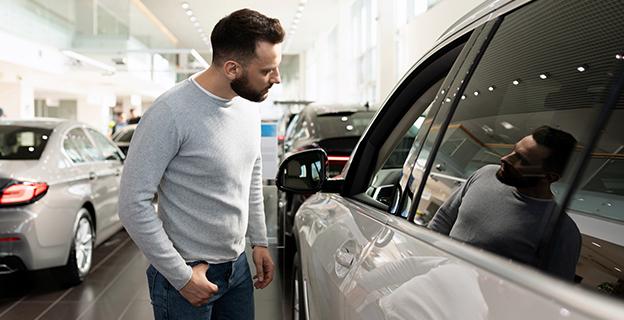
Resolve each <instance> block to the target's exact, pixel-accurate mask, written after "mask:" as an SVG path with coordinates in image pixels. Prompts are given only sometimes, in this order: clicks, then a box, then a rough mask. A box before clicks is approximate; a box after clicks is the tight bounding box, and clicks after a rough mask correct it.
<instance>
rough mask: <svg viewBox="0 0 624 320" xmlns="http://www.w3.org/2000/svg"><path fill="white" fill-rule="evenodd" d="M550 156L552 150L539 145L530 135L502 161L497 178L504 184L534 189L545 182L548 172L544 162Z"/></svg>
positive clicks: (519, 142)
mask: <svg viewBox="0 0 624 320" xmlns="http://www.w3.org/2000/svg"><path fill="white" fill-rule="evenodd" d="M549 155H550V150H549V149H548V148H547V147H544V146H542V145H540V144H538V143H537V142H536V141H535V139H533V136H531V135H528V136H526V137H524V138H522V140H520V141H518V143H516V145H515V146H514V149H513V150H512V151H511V153H510V154H508V155H506V156H503V157H502V158H501V160H500V165H501V167H500V169H498V172H496V177H497V178H498V180H499V181H501V182H502V183H504V184H507V185H510V186H513V187H519V188H528V187H534V186H536V185H538V184H540V183H544V182H547V181H546V180H545V178H546V174H547V172H546V171H545V170H544V166H543V165H544V160H545V159H546V158H548V156H549Z"/></svg>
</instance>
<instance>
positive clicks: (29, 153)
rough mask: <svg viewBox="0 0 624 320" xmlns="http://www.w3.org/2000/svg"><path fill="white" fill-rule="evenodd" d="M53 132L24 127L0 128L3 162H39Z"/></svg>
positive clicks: (0, 152)
mask: <svg viewBox="0 0 624 320" xmlns="http://www.w3.org/2000/svg"><path fill="white" fill-rule="evenodd" d="M51 133H52V130H50V129H43V128H31V127H22V126H0V143H1V145H0V159H1V160H37V159H39V158H40V157H41V153H43V150H44V149H45V146H46V144H47V143H48V139H49V137H50V134H51Z"/></svg>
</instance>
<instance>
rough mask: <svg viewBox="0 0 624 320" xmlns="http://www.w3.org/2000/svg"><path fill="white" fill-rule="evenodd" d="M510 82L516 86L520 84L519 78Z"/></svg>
mask: <svg viewBox="0 0 624 320" xmlns="http://www.w3.org/2000/svg"><path fill="white" fill-rule="evenodd" d="M512 83H513V85H514V86H517V85H519V84H520V80H514V81H513V82H512Z"/></svg>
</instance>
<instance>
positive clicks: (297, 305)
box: [291, 252, 307, 320]
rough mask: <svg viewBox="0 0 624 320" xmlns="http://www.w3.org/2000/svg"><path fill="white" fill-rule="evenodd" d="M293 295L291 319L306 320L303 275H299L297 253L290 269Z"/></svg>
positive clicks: (299, 266)
mask: <svg viewBox="0 0 624 320" xmlns="http://www.w3.org/2000/svg"><path fill="white" fill-rule="evenodd" d="M291 279H293V284H292V286H291V287H292V288H293V293H292V295H291V297H292V303H291V305H292V317H291V319H293V320H306V318H307V317H306V315H307V313H306V309H305V301H304V299H305V297H304V295H303V286H304V284H303V274H302V273H301V259H300V258H299V252H297V253H295V258H294V260H293V267H292V277H291Z"/></svg>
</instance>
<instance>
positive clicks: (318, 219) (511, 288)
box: [277, 0, 624, 319]
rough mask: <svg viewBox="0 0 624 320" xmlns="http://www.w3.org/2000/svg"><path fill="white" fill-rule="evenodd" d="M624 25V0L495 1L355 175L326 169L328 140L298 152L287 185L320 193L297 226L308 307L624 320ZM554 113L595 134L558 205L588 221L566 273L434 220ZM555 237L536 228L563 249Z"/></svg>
mask: <svg viewBox="0 0 624 320" xmlns="http://www.w3.org/2000/svg"><path fill="white" fill-rule="evenodd" d="M622 30H624V2H622V1H615V0H614V1H555V0H536V1H489V2H486V3H484V4H483V5H481V6H480V7H478V8H476V9H475V10H474V11H473V12H471V13H469V14H468V15H467V16H466V18H464V19H462V20H461V21H459V22H458V23H457V24H455V25H454V26H453V27H452V28H451V29H450V30H449V31H447V32H446V33H445V34H444V35H443V36H442V37H441V38H440V39H439V42H438V43H437V45H436V46H435V47H434V48H433V49H432V50H431V51H430V52H429V53H428V54H427V55H425V56H424V57H423V58H422V59H420V60H419V61H418V62H416V64H415V65H414V67H413V68H412V69H411V70H410V71H409V72H408V74H407V75H406V76H405V77H404V78H403V79H402V80H401V82H400V83H399V84H398V85H397V87H396V88H395V90H394V91H393V92H392V93H391V94H390V96H389V97H388V98H387V99H386V101H385V102H384V103H383V106H382V107H381V108H380V110H379V111H378V113H377V114H376V116H375V117H374V119H373V121H372V122H371V124H370V126H369V127H368V128H367V130H366V132H365V133H364V134H363V135H362V138H361V139H360V141H359V143H358V145H357V147H356V148H355V150H354V151H353V153H352V155H351V159H350V160H349V162H348V163H347V165H346V168H345V171H343V173H344V174H343V177H340V178H337V179H328V178H327V177H326V170H327V166H326V161H327V157H326V155H325V154H324V152H323V151H322V150H318V149H317V150H306V151H303V152H301V153H298V154H294V155H291V156H290V157H288V158H286V159H285V160H284V162H283V163H282V165H281V166H280V169H279V173H278V177H277V184H278V187H279V188H281V189H282V190H285V191H289V192H300V193H313V192H318V191H320V192H319V193H317V194H315V195H313V196H312V197H310V198H309V199H308V200H307V201H306V202H304V203H303V204H302V206H301V207H300V208H299V210H298V211H297V213H296V215H295V223H294V227H293V230H292V233H293V235H294V238H295V240H294V241H295V247H296V250H297V253H296V254H295V259H294V266H295V267H294V268H293V276H292V279H293V281H291V288H292V297H293V315H294V316H295V318H299V319H624V302H623V299H624V273H623V272H624V209H623V208H624V152H623V150H624V134H623V133H624V130H622V128H621V127H620V121H622V122H624V99H623V95H622V90H623V89H624V51H623V50H624V47H622V44H623V43H624V42H623V37H622ZM423 32H426V30H423ZM543 125H547V126H550V127H552V128H558V129H560V130H563V131H565V132H567V133H570V134H572V135H573V136H574V137H575V138H576V139H577V140H578V142H579V143H578V145H577V148H576V150H575V151H574V152H573V154H572V157H571V160H570V162H569V164H568V165H567V167H566V168H565V171H564V172H563V174H562V178H561V179H560V180H559V181H558V182H555V183H553V184H552V185H551V192H552V193H553V194H554V199H555V200H556V204H557V205H556V206H555V207H553V209H552V210H551V211H549V212H545V216H548V217H554V218H553V219H554V220H553V221H561V219H562V218H559V217H566V216H568V217H570V218H571V220H572V221H573V224H575V225H576V226H577V227H578V229H579V230H580V232H581V234H582V246H581V248H580V258H579V259H578V263H577V264H576V269H575V272H574V273H575V274H576V276H574V274H572V276H574V277H573V278H574V279H572V278H569V279H568V280H565V281H564V280H560V279H559V278H556V277H554V276H551V275H550V274H549V273H548V272H545V271H542V270H543V269H541V268H538V267H533V266H530V265H528V264H524V263H520V262H518V261H515V260H512V259H510V258H507V257H504V256H502V255H498V254H494V253H492V252H490V251H487V250H485V249H481V248H479V247H477V246H472V245H469V244H467V243H464V242H461V241H458V240H455V239H453V238H451V237H448V236H445V235H442V234H439V233H436V232H434V231H432V230H430V229H428V228H427V224H428V222H429V221H430V220H431V218H432V217H433V216H434V215H435V214H436V212H437V209H438V208H439V207H440V206H442V205H443V204H444V203H445V201H446V200H447V199H448V198H449V195H450V194H451V193H452V192H453V191H454V190H456V189H457V188H458V187H459V186H461V185H462V184H463V183H464V182H465V181H466V179H468V178H469V177H470V176H471V175H472V174H473V173H474V172H475V171H476V170H478V169H480V168H482V167H484V166H486V165H491V164H498V163H499V161H500V158H501V157H502V156H503V155H506V154H509V153H510V152H512V150H513V148H514V144H515V143H516V142H517V141H519V140H520V139H522V138H523V137H525V136H527V135H528V134H530V133H531V132H532V131H533V129H535V128H537V127H540V126H543ZM406 144H407V145H411V149H410V148H404V146H405V145H406ZM408 150H409V151H408ZM389 159H392V161H390V160H389ZM397 159H401V161H400V162H399V163H402V165H399V166H395V165H388V164H389V163H397ZM500 214H501V216H503V215H504V214H505V212H500ZM556 225H557V224H555V225H554V226H556ZM543 229H545V230H548V229H547V228H543ZM550 234H551V233H549V232H547V231H543V230H542V229H536V230H534V235H532V236H534V237H535V242H536V243H538V244H540V246H539V248H542V247H543V248H545V249H544V250H551V243H552V242H551V240H552V239H553V238H552V237H551V236H550ZM535 250H536V251H538V254H539V250H540V249H535ZM538 256H539V255H538ZM566 258H567V256H566ZM570 260H571V261H572V264H570V265H569V267H571V268H572V269H573V268H574V261H577V257H574V256H570ZM536 265H537V264H536Z"/></svg>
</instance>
